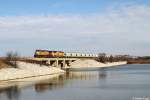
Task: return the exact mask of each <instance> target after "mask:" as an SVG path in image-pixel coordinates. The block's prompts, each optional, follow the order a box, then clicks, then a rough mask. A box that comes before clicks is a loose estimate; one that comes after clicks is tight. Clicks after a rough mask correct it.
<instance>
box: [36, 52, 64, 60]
mask: <svg viewBox="0 0 150 100" xmlns="http://www.w3.org/2000/svg"><path fill="white" fill-rule="evenodd" d="M64 56H65V53H64V52H63V51H49V50H36V51H35V54H34V57H36V58H54V57H64Z"/></svg>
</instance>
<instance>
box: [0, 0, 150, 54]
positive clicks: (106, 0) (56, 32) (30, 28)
mask: <svg viewBox="0 0 150 100" xmlns="http://www.w3.org/2000/svg"><path fill="white" fill-rule="evenodd" d="M35 49H49V50H63V51H69V52H89V53H98V52H106V53H109V54H131V55H150V1H149V0H0V55H4V54H5V53H6V52H8V51H17V52H19V53H20V54H21V55H25V56H32V55H33V53H34V50H35Z"/></svg>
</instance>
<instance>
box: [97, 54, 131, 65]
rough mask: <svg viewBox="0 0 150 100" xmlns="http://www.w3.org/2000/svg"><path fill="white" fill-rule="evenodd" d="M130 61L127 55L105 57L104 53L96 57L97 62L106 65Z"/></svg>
mask: <svg viewBox="0 0 150 100" xmlns="http://www.w3.org/2000/svg"><path fill="white" fill-rule="evenodd" d="M130 59H132V57H131V56H129V55H115V56H114V55H107V54H106V53H99V54H98V57H97V59H96V60H97V61H98V62H102V63H107V62H118V61H128V60H130Z"/></svg>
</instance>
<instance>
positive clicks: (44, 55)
mask: <svg viewBox="0 0 150 100" xmlns="http://www.w3.org/2000/svg"><path fill="white" fill-rule="evenodd" d="M96 57H98V55H96V54H87V53H76V52H63V51H49V50H36V51H35V54H34V58H30V59H29V60H30V61H35V62H38V63H41V64H46V65H48V66H53V67H59V68H67V67H70V64H71V63H72V62H74V61H76V60H78V59H95V58H96Z"/></svg>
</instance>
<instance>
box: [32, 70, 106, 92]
mask: <svg viewBox="0 0 150 100" xmlns="http://www.w3.org/2000/svg"><path fill="white" fill-rule="evenodd" d="M93 77H94V78H96V77H97V78H98V79H105V78H106V77H107V72H106V71H105V70H101V71H99V72H93V73H92V72H66V73H65V74H64V75H60V76H58V77H54V78H51V79H49V80H47V81H45V82H38V83H36V84H35V90H36V92H44V91H46V90H53V89H55V90H56V89H59V88H63V87H64V86H65V85H67V80H73V79H76V80H89V79H93Z"/></svg>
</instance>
